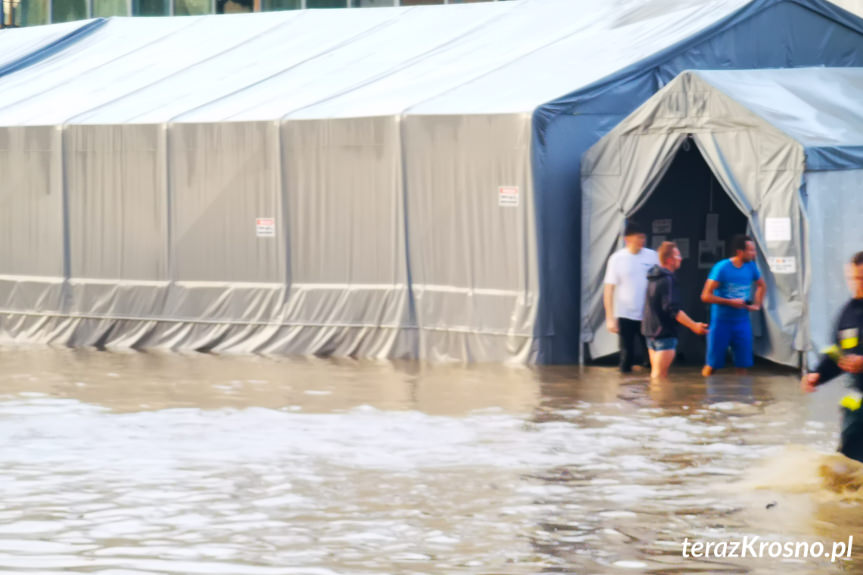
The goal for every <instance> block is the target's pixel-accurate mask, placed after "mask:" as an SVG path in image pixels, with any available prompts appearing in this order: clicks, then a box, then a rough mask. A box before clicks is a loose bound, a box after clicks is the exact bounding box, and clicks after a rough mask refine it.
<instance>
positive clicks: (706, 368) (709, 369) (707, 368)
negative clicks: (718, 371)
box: [701, 365, 713, 377]
mask: <svg viewBox="0 0 863 575" xmlns="http://www.w3.org/2000/svg"><path fill="white" fill-rule="evenodd" d="M701 375H703V376H704V377H710V376H711V375H713V368H712V367H710V366H709V365H705V366H704V369H702V370H701Z"/></svg>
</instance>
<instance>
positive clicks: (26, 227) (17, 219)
mask: <svg viewBox="0 0 863 575" xmlns="http://www.w3.org/2000/svg"><path fill="white" fill-rule="evenodd" d="M61 150H62V141H61V132H60V131H59V130H57V129H55V128H54V127H53V126H31V127H4V128H0V173H2V174H3V181H4V185H3V186H2V187H0V206H2V209H0V230H2V232H0V233H2V239H3V241H2V242H0V269H2V270H3V271H2V275H0V309H2V310H3V311H4V312H6V313H15V312H24V313H26V314H37V313H41V312H47V313H59V312H60V311H61V308H62V304H63V297H62V296H63V278H64V275H65V273H66V264H65V258H64V234H63V229H64V222H63V219H64V217H63V171H62V165H63V162H62V151H61ZM40 319H41V318H38V317H35V316H33V317H30V318H29V319H28V318H24V317H17V318H14V319H10V320H9V321H3V323H2V329H3V330H8V329H10V328H14V326H15V325H18V324H17V323H16V322H23V323H25V324H28V325H32V324H33V323H34V322H36V321H38V320H40ZM34 335H35V334H34Z"/></svg>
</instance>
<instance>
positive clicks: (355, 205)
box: [274, 116, 416, 358]
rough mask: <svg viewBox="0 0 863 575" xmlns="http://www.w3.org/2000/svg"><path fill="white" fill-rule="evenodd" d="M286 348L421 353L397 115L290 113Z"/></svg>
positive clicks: (285, 138) (286, 127)
mask: <svg viewBox="0 0 863 575" xmlns="http://www.w3.org/2000/svg"><path fill="white" fill-rule="evenodd" d="M281 134H282V143H283V149H282V162H283V169H284V182H285V186H284V193H285V197H286V201H287V220H286V221H287V223H288V233H287V237H288V248H289V253H290V297H289V301H288V308H287V311H286V315H285V322H286V324H287V325H289V326H291V329H290V330H289V331H287V332H285V333H284V334H282V335H281V336H280V338H279V341H278V342H277V343H276V344H274V345H275V347H276V349H278V350H279V351H281V352H287V353H305V354H335V355H352V356H361V357H380V358H399V357H415V350H416V329H415V324H414V321H413V318H412V315H411V311H410V302H409V300H410V298H409V291H408V273H407V263H406V259H405V241H404V240H405V231H404V230H405V223H404V219H405V218H404V202H403V182H402V167H401V166H402V162H401V139H400V134H399V122H398V120H397V118H395V117H392V116H384V117H369V118H349V119H321V120H293V119H290V118H288V119H286V120H284V121H283V122H282V126H281Z"/></svg>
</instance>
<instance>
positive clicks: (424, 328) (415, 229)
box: [404, 114, 538, 361]
mask: <svg viewBox="0 0 863 575" xmlns="http://www.w3.org/2000/svg"><path fill="white" fill-rule="evenodd" d="M404 129H405V135H404V138H405V165H406V178H405V181H406V186H407V187H406V192H407V198H406V202H407V221H408V226H407V230H408V246H409V249H410V253H409V261H410V269H411V285H412V288H413V293H414V297H415V301H416V309H417V312H416V313H417V323H418V326H419V328H420V346H421V348H420V353H421V355H422V356H423V357H429V358H436V359H441V360H443V359H473V360H477V359H479V360H485V361H500V360H502V359H513V358H521V359H522V360H525V359H526V358H528V357H532V356H533V354H534V352H535V350H534V349H533V347H532V338H533V333H532V330H533V325H534V321H535V314H536V304H537V292H538V276H537V268H536V258H535V253H536V251H535V250H536V244H535V241H536V240H535V237H536V230H535V219H534V216H535V214H534V212H533V190H532V187H531V174H530V154H529V145H530V144H529V142H530V119H529V116H527V115H526V114H511V115H488V116H437V115H435V116H408V117H406V119H405V120H404ZM501 188H503V189H501ZM444 332H452V334H451V335H445V334H444ZM454 339H456V340H459V341H461V343H460V344H459V345H455V344H454V343H453V342H454Z"/></svg>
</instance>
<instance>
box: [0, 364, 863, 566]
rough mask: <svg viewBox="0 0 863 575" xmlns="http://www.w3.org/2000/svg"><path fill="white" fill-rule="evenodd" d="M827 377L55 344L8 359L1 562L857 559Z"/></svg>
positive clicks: (857, 501) (2, 382) (853, 471)
mask: <svg viewBox="0 0 863 575" xmlns="http://www.w3.org/2000/svg"><path fill="white" fill-rule="evenodd" d="M841 392H842V389H841V385H840V384H831V388H828V389H825V390H823V391H819V392H818V393H817V394H814V395H813V396H808V397H803V396H801V395H800V393H799V392H798V387H797V377H796V375H794V374H783V375H775V374H774V375H770V374H767V373H759V374H756V375H754V376H752V377H749V378H743V379H740V378H736V377H734V376H725V377H713V378H710V379H709V380H707V381H705V380H703V379H702V378H701V377H700V376H699V375H698V374H697V373H696V372H694V371H686V372H683V373H681V374H678V375H677V376H676V377H675V378H674V379H673V380H672V381H670V382H668V383H665V384H653V385H650V384H648V383H647V382H646V381H645V380H644V379H643V378H639V377H638V376H633V377H628V378H621V377H620V376H618V375H617V374H616V373H615V371H614V370H612V369H604V368H592V369H587V370H584V371H583V372H579V370H577V369H563V368H552V369H519V368H504V367H468V368H465V367H444V366H439V367H428V366H420V365H417V364H413V363H408V364H396V365H393V364H389V363H372V362H349V361H348V362H334V361H324V360H311V359H310V360H285V359H278V360H277V359H265V358H231V357H213V356H202V355H193V356H181V355H159V354H141V353H129V354H117V353H99V352H89V351H87V352H83V351H79V352H74V351H67V350H45V349H42V350H20V349H17V350H5V351H3V352H2V364H0V437H3V439H4V441H3V448H2V449H0V494H2V498H0V573H28V574H33V573H40V574H54V573H70V572H71V573H76V572H77V573H99V574H102V575H121V574H124V575H132V574H138V575H140V574H145V573H168V574H197V573H202V574H215V575H222V574H238V575H258V574H260V575H270V574H272V575H277V574H309V575H318V574H320V575H327V574H335V573H340V574H341V573H345V574H354V573H368V574H384V573H394V574H395V573H399V574H401V573H404V574H409V573H410V574H413V573H434V574H449V573H477V574H502V573H507V574H509V573H512V574H521V573H579V574H581V573H620V572H631V573H638V572H653V573H717V572H734V573H745V572H750V573H777V572H782V573H792V574H796V573H840V572H844V573H847V572H861V573H863V554H859V555H858V551H859V550H857V549H855V551H854V553H853V555H852V558H851V559H850V560H846V561H843V562H837V563H836V564H831V563H830V562H829V561H828V560H826V559H824V558H818V559H805V560H787V559H770V558H762V559H753V558H749V559H745V560H744V559H738V560H734V559H725V560H719V559H696V558H692V557H689V558H685V557H683V556H682V554H681V550H682V543H683V541H684V538H689V539H690V540H700V541H721V540H723V539H725V540H730V539H732V538H736V539H740V538H742V537H743V536H744V535H749V536H756V535H757V536H759V537H761V538H762V539H763V540H768V541H780V542H781V541H786V540H789V538H791V539H793V540H794V541H798V540H800V541H815V540H819V541H823V542H825V543H827V549H828V550H829V549H830V546H831V544H832V541H838V540H843V541H844V540H847V539H848V536H849V535H854V536H855V540H858V542H859V543H863V497H861V496H858V490H859V488H860V487H861V485H863V472H861V471H860V470H861V468H863V467H855V466H854V465H852V464H851V463H848V462H847V461H844V460H842V458H838V457H836V456H833V455H830V452H831V451H833V448H834V445H835V441H836V432H837V427H838V422H837V419H836V409H835V405H836V401H837V399H838V397H839V396H840V395H841Z"/></svg>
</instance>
